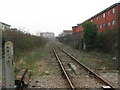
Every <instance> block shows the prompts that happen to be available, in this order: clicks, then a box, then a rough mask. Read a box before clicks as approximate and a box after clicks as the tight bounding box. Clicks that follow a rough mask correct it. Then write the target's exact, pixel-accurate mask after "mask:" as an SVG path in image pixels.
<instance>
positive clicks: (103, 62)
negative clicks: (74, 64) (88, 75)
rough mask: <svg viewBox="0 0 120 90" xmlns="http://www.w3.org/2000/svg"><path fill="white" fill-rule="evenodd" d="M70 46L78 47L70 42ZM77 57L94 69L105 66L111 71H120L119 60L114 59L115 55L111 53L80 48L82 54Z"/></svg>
mask: <svg viewBox="0 0 120 90" xmlns="http://www.w3.org/2000/svg"><path fill="white" fill-rule="evenodd" d="M68 46H70V47H71V48H73V49H76V48H74V47H73V45H71V44H69V45H68ZM77 58H78V60H80V61H81V62H82V63H84V64H85V65H86V66H87V67H89V68H91V69H93V70H95V69H103V68H104V67H105V68H108V69H109V71H110V72H113V73H116V72H118V68H117V67H118V62H117V61H115V60H113V59H112V58H113V56H111V55H110V54H107V53H103V52H96V51H84V50H80V56H78V57H77Z"/></svg>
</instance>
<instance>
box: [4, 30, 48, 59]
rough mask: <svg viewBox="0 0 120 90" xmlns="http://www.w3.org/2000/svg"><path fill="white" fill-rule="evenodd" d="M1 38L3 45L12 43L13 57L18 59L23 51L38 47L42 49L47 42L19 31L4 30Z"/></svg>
mask: <svg viewBox="0 0 120 90" xmlns="http://www.w3.org/2000/svg"><path fill="white" fill-rule="evenodd" d="M2 36H3V44H4V42H6V41H11V42H13V44H14V54H15V57H19V56H20V55H21V53H23V52H24V51H30V50H32V49H35V48H38V47H41V48H42V47H43V46H44V45H45V44H46V42H47V39H45V38H43V37H39V36H34V35H31V34H30V33H27V32H23V31H20V30H17V31H11V30H4V31H3V35H2ZM3 46H4V45H3ZM15 60H16V59H15Z"/></svg>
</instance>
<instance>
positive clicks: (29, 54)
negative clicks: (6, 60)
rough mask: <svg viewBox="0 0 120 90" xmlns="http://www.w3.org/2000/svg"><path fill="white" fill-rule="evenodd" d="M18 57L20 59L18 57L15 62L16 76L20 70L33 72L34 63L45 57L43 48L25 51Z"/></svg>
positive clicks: (34, 68)
mask: <svg viewBox="0 0 120 90" xmlns="http://www.w3.org/2000/svg"><path fill="white" fill-rule="evenodd" d="M20 56H21V57H18V58H17V60H15V75H17V73H18V72H19V70H20V69H22V68H28V69H29V70H31V71H32V72H34V71H35V70H36V62H38V61H40V60H41V59H42V58H44V56H45V53H44V47H41V48H36V49H33V50H31V51H25V52H23V53H21V55H20Z"/></svg>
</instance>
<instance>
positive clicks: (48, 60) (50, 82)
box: [29, 43, 68, 88]
mask: <svg viewBox="0 0 120 90" xmlns="http://www.w3.org/2000/svg"><path fill="white" fill-rule="evenodd" d="M45 53H46V57H45V58H44V59H42V60H40V61H39V62H37V64H36V71H35V72H34V73H33V75H32V80H31V83H30V85H29V88H68V85H67V84H68V83H67V82H66V80H65V79H64V78H63V77H62V73H61V69H60V68H59V65H58V62H57V61H56V58H55V57H54V55H53V53H52V49H51V46H50V43H48V45H47V46H46V50H45ZM37 65H38V66H37Z"/></svg>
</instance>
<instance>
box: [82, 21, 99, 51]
mask: <svg viewBox="0 0 120 90" xmlns="http://www.w3.org/2000/svg"><path fill="white" fill-rule="evenodd" d="M83 27H84V35H83V39H84V43H85V46H86V49H94V48H95V47H96V38H97V32H98V28H97V25H96V24H95V23H93V22H85V23H84V24H83Z"/></svg>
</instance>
